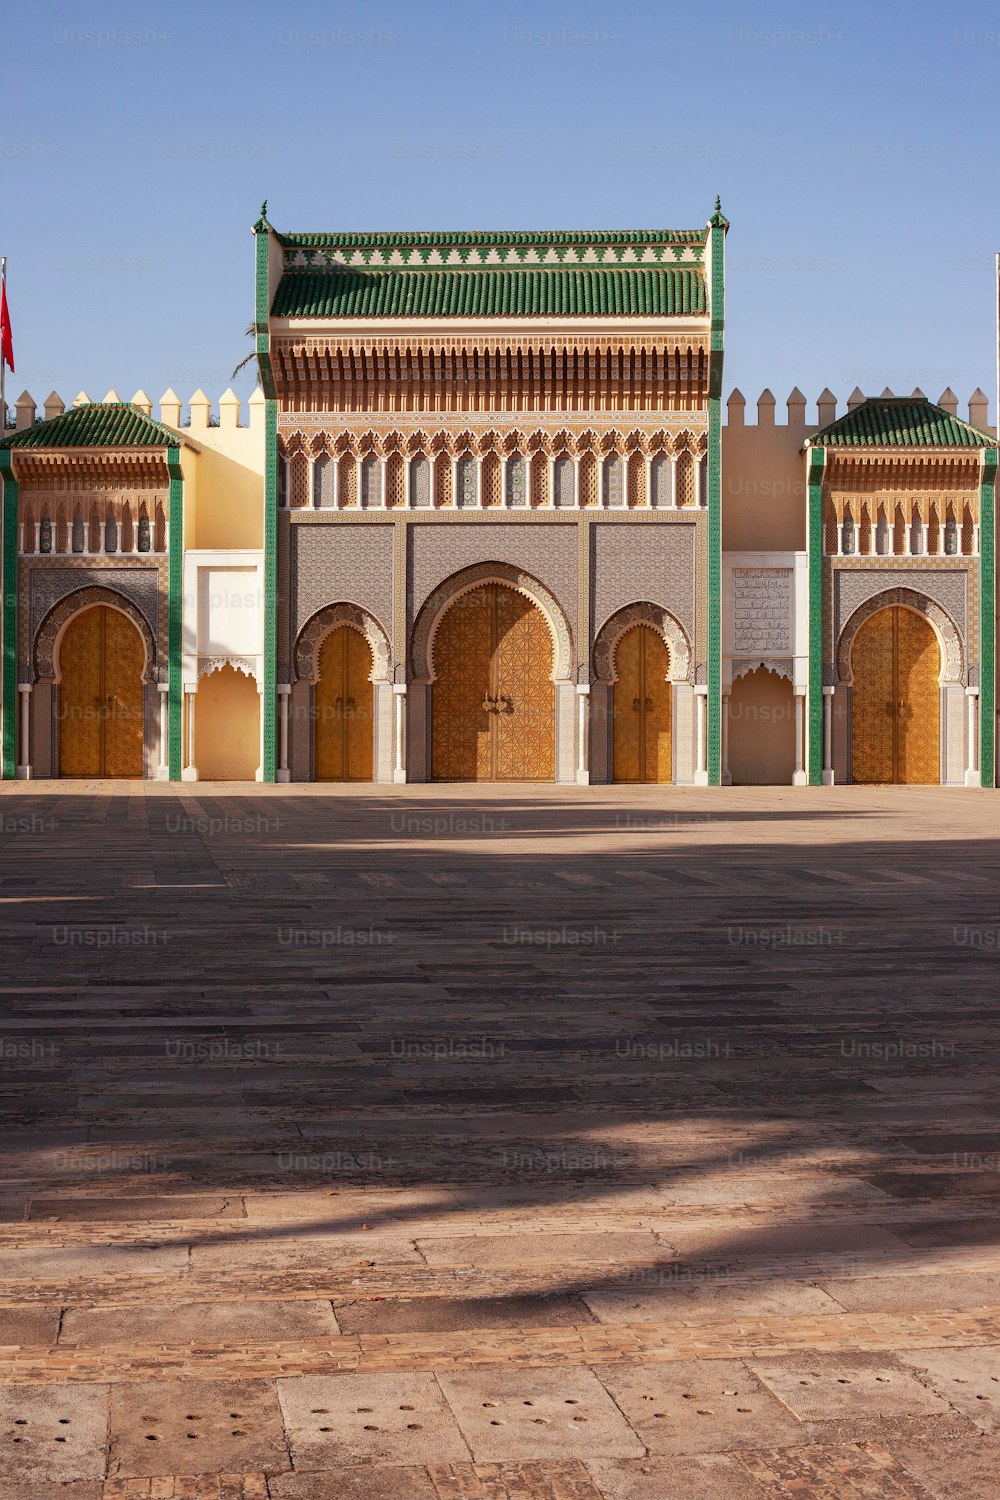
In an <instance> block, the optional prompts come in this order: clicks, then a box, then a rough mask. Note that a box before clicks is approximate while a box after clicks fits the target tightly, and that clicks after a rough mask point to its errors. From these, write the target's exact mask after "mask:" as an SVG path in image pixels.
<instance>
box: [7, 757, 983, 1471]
mask: <svg viewBox="0 0 1000 1500" xmlns="http://www.w3.org/2000/svg"><path fill="white" fill-rule="evenodd" d="M998 806H1000V804H998V802H997V800H996V796H995V794H993V793H988V792H975V791H970V792H963V791H957V792H956V791H943V790H938V789H929V788H928V789H904V788H887V789H884V790H882V789H879V790H876V789H865V788H834V789H828V790H823V791H808V790H793V789H791V788H789V789H787V790H786V789H783V788H768V789H746V790H740V789H732V790H726V791H708V790H704V791H702V790H693V789H675V788H658V787H648V788H613V787H612V788H607V787H604V788H599V787H591V788H566V787H553V786H546V787H535V786H509V787H487V788H478V789H474V788H466V787H442V786H437V787H427V786H423V787H421V786H413V787H405V788H399V789H398V791H397V792H396V793H393V792H392V791H391V789H387V788H379V787H329V788H317V787H315V786H310V785H301V786H291V787H284V788H269V787H260V788H253V787H246V786H233V787H229V786H226V785H222V784H207V783H206V784H204V785H200V786H194V787H190V788H183V789H181V788H178V787H173V786H169V785H157V784H142V783H134V784H125V783H122V784H113V785H107V784H97V783H95V784H83V783H66V782H62V783H38V784H36V785H34V786H33V787H32V788H31V789H30V790H29V789H28V788H26V787H25V786H24V785H23V784H21V785H14V786H12V785H10V784H7V785H5V786H3V788H2V789H0V819H2V823H0V842H2V848H3V855H2V864H0V874H2V882H0V903H2V921H3V934H2V935H3V947H2V952H3V955H4V960H5V962H4V966H3V973H2V983H3V995H4V1000H3V1023H2V1027H0V1046H2V1062H3V1072H4V1081H3V1123H4V1131H3V1180H2V1199H0V1207H2V1214H0V1218H2V1223H0V1241H2V1243H0V1267H2V1276H0V1301H2V1305H0V1346H2V1347H0V1367H2V1370H0V1374H2V1381H0V1443H2V1450H0V1455H2V1463H0V1500H49V1497H55V1496H65V1497H67V1500H111V1497H116V1500H126V1497H128V1500H132V1497H139V1496H143V1497H154V1496H158V1497H164V1500H166V1497H181V1496H184V1497H188V1500H203V1497H209V1496H211V1497H213V1500H223V1497H225V1500H236V1497H243V1500H250V1497H253V1500H265V1497H267V1500H333V1497H336V1500H341V1497H346V1500H433V1497H440V1500H444V1497H447V1500H459V1497H463V1496H464V1497H470V1500H471V1497H477V1500H502V1497H508V1496H509V1497H515V1496H516V1497H532V1500H534V1497H546V1500H557V1497H558V1500H601V1497H603V1500H763V1497H765V1496H772V1497H792V1496H794V1497H797V1500H808V1497H824V1500H840V1497H849V1500H853V1497H865V1500H881V1497H883V1496H885V1497H906V1500H980V1497H981V1500H986V1497H990V1500H993V1497H995V1496H996V1494H997V1485H998V1481H997V1474H998V1472H1000V1357H998V1354H997V1343H998V1335H1000V1275H998V1259H997V1248H996V1247H997V1240H998V1237H1000V1202H998V1198H997V1190H996V1189H997V1181H998V1171H1000V1094H998V1091H997V1087H996V1084H997V1068H996V1060H997V1047H998V1044H1000V1006H998V974H1000V902H998V891H1000V883H998V872H1000V845H998V841H997V832H996V830H997V816H998V813H997V809H998Z"/></svg>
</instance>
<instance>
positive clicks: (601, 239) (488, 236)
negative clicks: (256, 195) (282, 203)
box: [277, 229, 706, 249]
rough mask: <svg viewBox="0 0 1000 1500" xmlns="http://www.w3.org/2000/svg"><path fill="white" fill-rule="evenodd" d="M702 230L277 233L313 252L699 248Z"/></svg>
mask: <svg viewBox="0 0 1000 1500" xmlns="http://www.w3.org/2000/svg"><path fill="white" fill-rule="evenodd" d="M705 235H706V231H705V230H704V229H553V230H549V231H543V230H520V229H517V230H511V229H500V230H495V231H490V230H486V229H475V230H438V231H432V230H420V231H413V232H405V233H401V234H393V233H387V232H383V231H379V232H378V233H372V234H366V233H361V234H353V233H352V234H279V235H277V239H278V241H279V243H280V244H282V245H288V246H292V247H294V246H303V247H309V248H314V249H321V248H324V247H341V248H353V247H354V246H364V245H371V246H380V247H381V246H392V247H393V248H395V247H396V246H406V245H410V246H418V245H448V246H452V245H456V246H457V245H530V246H538V245H653V244H659V243H662V244H668V245H700V244H704V242H705Z"/></svg>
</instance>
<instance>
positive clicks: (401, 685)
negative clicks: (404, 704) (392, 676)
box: [392, 682, 408, 698]
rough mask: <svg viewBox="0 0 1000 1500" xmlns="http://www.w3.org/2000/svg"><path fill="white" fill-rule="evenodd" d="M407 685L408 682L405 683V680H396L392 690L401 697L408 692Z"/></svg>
mask: <svg viewBox="0 0 1000 1500" xmlns="http://www.w3.org/2000/svg"><path fill="white" fill-rule="evenodd" d="M407 687H408V684H407V683H405V682H394V683H393V684H392V690H393V692H394V693H398V694H399V696H400V697H401V698H402V697H403V696H404V694H405V693H406V690H407Z"/></svg>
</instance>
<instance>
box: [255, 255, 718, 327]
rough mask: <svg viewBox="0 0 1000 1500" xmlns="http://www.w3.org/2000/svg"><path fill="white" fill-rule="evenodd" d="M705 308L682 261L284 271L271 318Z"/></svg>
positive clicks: (659, 313) (671, 312)
mask: <svg viewBox="0 0 1000 1500" xmlns="http://www.w3.org/2000/svg"><path fill="white" fill-rule="evenodd" d="M705 310H706V298H705V280H704V277H703V276H702V274H701V272H700V271H698V270H695V269H693V268H692V269H687V268H684V269H682V268H661V267H649V268H647V267H635V268H633V267H626V266H622V267H621V268H620V269H619V268H615V269H613V270H612V269H610V268H605V267H603V266H602V267H600V268H595V269H593V270H584V269H573V270H564V269H563V268H561V267H552V268H548V267H546V268H538V269H534V268H532V269H531V270H528V269H525V270H517V271H506V270H505V271H496V270H480V269H476V270H454V271H451V270H442V271H439V270H420V271H412V272H411V271H408V270H385V271H382V270H379V271H360V270H357V271H355V270H330V271H289V272H286V273H285V275H284V276H283V277H282V279H281V281H280V283H279V285H278V290H277V293H276V295H275V298H274V304H273V306H272V308H271V313H272V316H273V317H276V318H392V317H397V318H400V317H402V318H460V317H497V316H499V317H505V316H506V317H532V316H535V317H558V316H574V315H580V314H582V315H589V316H599V315H601V314H608V315H612V316H614V315H623V316H636V315H642V314H647V315H651V316H655V317H668V316H677V315H683V314H685V313H687V314H692V315H697V314H703V313H704V312H705Z"/></svg>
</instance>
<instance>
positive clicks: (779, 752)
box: [729, 667, 795, 786]
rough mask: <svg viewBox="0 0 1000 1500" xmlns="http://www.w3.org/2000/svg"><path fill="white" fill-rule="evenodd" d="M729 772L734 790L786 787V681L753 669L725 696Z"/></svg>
mask: <svg viewBox="0 0 1000 1500" xmlns="http://www.w3.org/2000/svg"><path fill="white" fill-rule="evenodd" d="M729 770H730V774H731V775H732V778H733V785H734V786H790V785H791V781H792V772H793V771H794V770H795V699H794V696H793V694H792V684H791V683H790V682H789V680H788V678H787V677H779V676H778V674H777V672H769V671H767V670H766V668H764V667H758V668H757V670H756V671H755V672H748V673H747V674H746V676H745V677H738V678H737V679H736V681H735V682H734V683H733V686H732V690H731V691H730V694H729Z"/></svg>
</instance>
